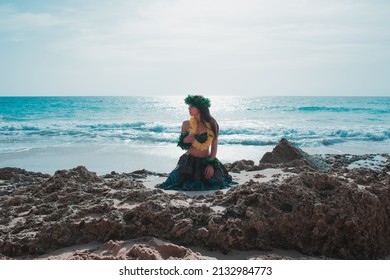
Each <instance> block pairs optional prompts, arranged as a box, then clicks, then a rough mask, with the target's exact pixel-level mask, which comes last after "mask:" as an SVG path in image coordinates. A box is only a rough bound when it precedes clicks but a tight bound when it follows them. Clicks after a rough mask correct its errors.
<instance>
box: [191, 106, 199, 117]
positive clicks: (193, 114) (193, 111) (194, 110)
mask: <svg viewBox="0 0 390 280" xmlns="http://www.w3.org/2000/svg"><path fill="white" fill-rule="evenodd" d="M188 111H189V112H190V116H192V117H195V116H197V115H198V114H199V109H198V108H196V107H194V106H191V105H190V106H188Z"/></svg>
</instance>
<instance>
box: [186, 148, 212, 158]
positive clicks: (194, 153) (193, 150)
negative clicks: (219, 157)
mask: <svg viewBox="0 0 390 280" xmlns="http://www.w3.org/2000/svg"><path fill="white" fill-rule="evenodd" d="M188 153H189V154H190V155H191V156H194V157H199V158H205V157H208V156H209V155H210V154H209V151H208V150H206V151H201V150H198V149H197V148H194V147H190V148H189V150H188Z"/></svg>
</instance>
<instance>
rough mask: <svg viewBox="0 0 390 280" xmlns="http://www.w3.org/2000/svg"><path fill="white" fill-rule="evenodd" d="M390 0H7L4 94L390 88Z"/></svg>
mask: <svg viewBox="0 0 390 280" xmlns="http://www.w3.org/2000/svg"><path fill="white" fill-rule="evenodd" d="M389 77H390V1H389V0H382V1H381V0H142V1H141V0H138V1H135V0H128V1H124V0H123V1H121V0H111V1H107V0H104V1H102V0H94V1H92V0H91V1H87V0H64V1H50V0H34V1H22V0H20V1H18V0H16V1H7V0H5V1H4V0H1V1H0V95H2V96H8V95H11V96H13V95H184V94H189V93H198V94H205V95H390V79H389Z"/></svg>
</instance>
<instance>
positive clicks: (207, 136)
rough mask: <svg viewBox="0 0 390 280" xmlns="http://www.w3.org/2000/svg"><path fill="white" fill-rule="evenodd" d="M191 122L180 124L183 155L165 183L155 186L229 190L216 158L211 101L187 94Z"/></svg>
mask: <svg viewBox="0 0 390 280" xmlns="http://www.w3.org/2000/svg"><path fill="white" fill-rule="evenodd" d="M184 101H185V103H186V104H188V105H189V107H188V110H189V113H190V119H189V120H186V121H184V122H183V124H182V127H181V135H180V137H179V141H178V144H177V145H178V146H179V147H181V148H182V149H184V150H187V152H186V153H185V154H184V155H182V156H181V157H180V159H179V162H178V164H177V166H176V168H175V169H174V170H173V171H172V172H171V173H170V174H169V176H168V178H167V180H166V181H165V182H164V183H162V184H159V185H157V186H156V187H157V188H161V189H166V190H186V191H201V190H215V189H223V188H228V187H230V185H229V184H230V183H232V177H231V176H230V175H229V174H228V172H227V170H226V168H225V167H224V166H223V165H222V164H221V163H220V161H219V160H218V159H217V158H216V155H217V148H218V133H219V127H218V123H217V121H216V120H215V119H214V118H213V117H212V116H211V115H210V110H209V107H210V100H209V99H208V98H205V97H203V96H200V95H188V96H187V97H186V98H185V99H184Z"/></svg>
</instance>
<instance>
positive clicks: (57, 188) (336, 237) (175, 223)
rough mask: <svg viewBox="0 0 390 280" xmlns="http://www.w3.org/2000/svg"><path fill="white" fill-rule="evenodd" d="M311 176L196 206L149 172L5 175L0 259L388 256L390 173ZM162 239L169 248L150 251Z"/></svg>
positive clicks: (215, 196)
mask: <svg viewBox="0 0 390 280" xmlns="http://www.w3.org/2000/svg"><path fill="white" fill-rule="evenodd" d="M326 160H327V161H328V162H331V161H332V160H331V157H330V156H329V155H328V157H327V159H326ZM334 162H336V161H334ZM249 165H251V166H254V165H252V164H249ZM340 166H341V165H340ZM306 167H307V168H306V170H304V171H302V172H298V173H296V174H293V175H291V176H289V177H288V178H286V179H283V180H281V181H271V182H265V183H257V182H254V181H252V180H249V181H248V182H246V183H244V184H242V185H239V186H236V187H234V188H232V189H231V190H228V191H227V192H222V191H216V192H213V193H210V194H207V195H198V196H194V197H189V196H188V195H187V194H186V193H185V192H177V193H174V194H168V193H166V192H164V191H162V190H159V189H151V188H147V187H145V186H144V184H143V183H142V178H145V177H146V176H147V175H150V172H148V171H146V170H141V171H137V172H134V173H123V174H117V173H115V172H112V173H111V174H107V175H105V176H97V175H96V174H95V173H94V172H91V171H89V170H87V169H86V168H85V167H82V166H80V167H77V168H74V169H70V170H61V171H58V172H56V173H55V174H54V175H53V176H50V175H47V174H41V173H33V172H27V171H25V170H22V169H16V168H3V169H0V194H1V195H0V205H1V213H0V252H1V254H0V259H26V258H27V259H30V258H38V257H39V256H41V255H44V254H47V253H49V252H51V251H53V250H57V249H60V248H64V247H68V246H73V245H77V244H86V243H89V242H101V243H102V244H106V245H107V246H109V247H110V250H108V249H107V250H108V251H109V253H108V254H107V255H102V254H97V253H96V252H91V251H81V252H77V253H75V254H73V255H72V256H71V257H70V258H74V259H99V258H100V259H101V258H103V259H104V258H105V259H107V258H108V259H109V258H113V259H115V258H121V259H169V258H171V259H175V258H176V259H194V258H195V259H202V258H204V257H202V256H201V255H200V254H197V253H194V252H193V251H191V250H190V249H188V247H190V246H198V247H201V248H205V249H208V250H218V251H220V252H223V253H228V252H229V251H231V250H233V249H236V250H244V251H245V250H255V249H259V250H269V249H272V248H280V249H294V250H298V251H300V252H302V253H304V254H306V255H308V256H316V257H320V258H336V259H382V258H385V257H386V256H388V255H389V254H390V175H389V168H388V167H389V164H388V163H387V165H385V166H384V168H383V169H382V170H381V171H376V170H371V169H367V168H355V169H347V168H344V167H339V168H333V169H331V170H329V171H324V170H313V169H312V168H311V167H310V166H308V165H306ZM259 172H260V173H261V171H259ZM139 238H148V240H149V241H148V242H146V243H145V242H143V243H142V242H139V243H137V244H133V245H132V246H131V247H128V248H127V249H126V251H125V252H122V251H121V253H120V254H118V252H117V251H118V250H117V251H116V253H113V252H114V251H115V248H119V247H120V246H119V245H115V244H121V242H124V241H125V240H133V239H139ZM155 239H159V240H164V241H165V242H164V243H163V244H162V243H158V242H154V243H153V242H150V240H152V241H153V240H155ZM110 244H111V245H110ZM118 246H119V247H118ZM113 250H114V251H113ZM269 258H279V257H277V256H276V257H275V256H272V255H270V256H269ZM280 258H283V257H280Z"/></svg>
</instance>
